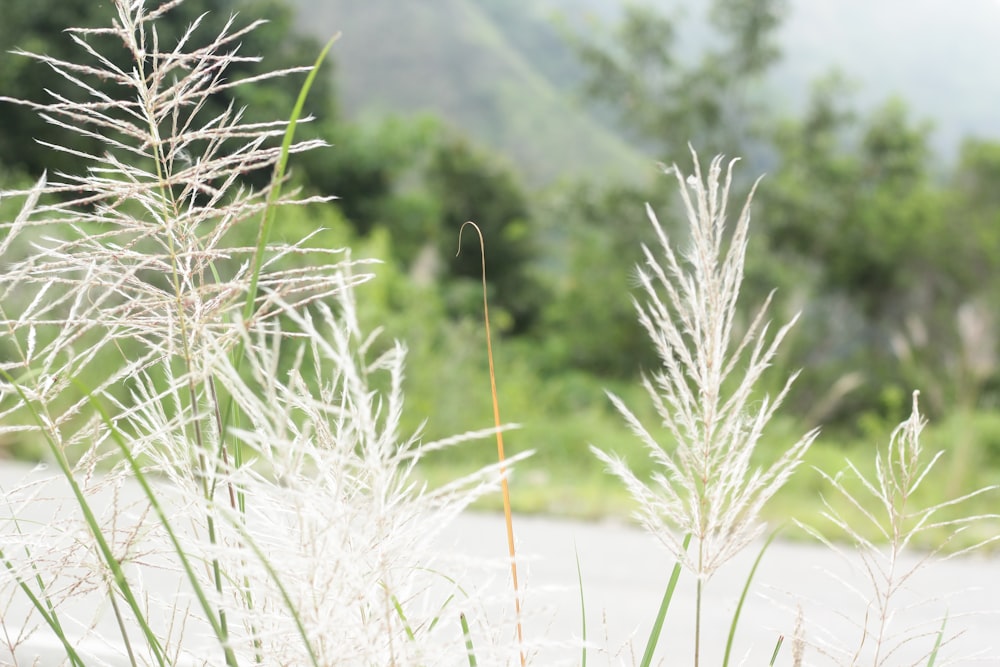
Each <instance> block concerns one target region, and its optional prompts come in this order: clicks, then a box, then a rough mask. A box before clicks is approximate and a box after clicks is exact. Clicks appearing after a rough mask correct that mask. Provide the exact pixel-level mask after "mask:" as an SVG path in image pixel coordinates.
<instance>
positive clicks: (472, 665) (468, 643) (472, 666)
mask: <svg viewBox="0 0 1000 667" xmlns="http://www.w3.org/2000/svg"><path fill="white" fill-rule="evenodd" d="M458 620H459V621H461V623H462V636H463V637H465V652H466V653H467V654H468V656H469V667H476V665H477V664H479V663H477V662H476V650H475V648H473V646H472V633H471V632H469V621H468V619H466V618H465V614H459V615H458Z"/></svg>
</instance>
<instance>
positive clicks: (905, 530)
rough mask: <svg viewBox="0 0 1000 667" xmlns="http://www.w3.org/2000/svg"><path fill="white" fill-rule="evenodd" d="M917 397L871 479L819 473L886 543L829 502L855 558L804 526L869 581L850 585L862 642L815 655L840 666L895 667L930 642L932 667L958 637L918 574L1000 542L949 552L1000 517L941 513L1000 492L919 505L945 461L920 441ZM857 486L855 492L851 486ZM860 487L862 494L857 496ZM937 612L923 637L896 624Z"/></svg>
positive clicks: (827, 644)
mask: <svg viewBox="0 0 1000 667" xmlns="http://www.w3.org/2000/svg"><path fill="white" fill-rule="evenodd" d="M918 396H919V392H916V391H915V392H913V407H912V410H911V412H910V416H909V418H908V419H907V420H906V421H904V422H903V423H901V424H900V425H899V426H898V427H897V428H896V430H895V431H894V432H893V433H892V436H891V438H890V441H889V444H888V446H885V447H880V448H878V450H877V451H876V457H875V472H874V475H872V476H868V475H865V474H864V473H863V472H862V470H861V469H860V468H859V467H858V466H857V465H855V464H854V463H853V462H851V461H848V462H847V469H846V471H845V472H844V473H843V474H838V475H836V476H833V475H830V474H828V473H826V472H824V471H822V470H820V471H819V473H820V475H822V476H823V477H824V478H825V479H826V481H827V482H828V483H829V484H830V486H831V487H832V489H833V491H834V493H835V494H836V495H837V496H839V497H840V499H841V500H843V501H845V503H846V507H847V508H849V510H850V511H851V512H852V513H856V514H857V515H858V516H860V517H861V522H863V523H866V524H868V528H874V529H875V530H876V531H877V533H878V534H879V535H880V536H881V538H882V539H881V540H880V541H878V542H876V541H873V540H871V539H869V538H867V537H865V536H864V535H863V534H862V527H861V522H858V521H857V520H856V519H855V520H854V521H853V522H852V520H849V519H848V518H846V516H845V512H844V511H842V510H838V509H836V508H835V507H834V505H833V504H832V503H831V502H830V501H829V500H827V499H825V498H824V503H825V505H826V511H825V512H824V516H825V517H826V518H827V519H828V520H829V521H830V522H831V523H832V524H833V525H834V526H836V528H837V529H838V530H840V531H842V532H843V533H844V534H846V535H848V536H850V538H851V541H852V542H853V547H854V549H853V550H847V549H845V547H844V546H842V545H838V544H834V543H832V542H831V541H830V540H829V539H827V538H826V537H825V536H824V535H823V533H822V531H821V530H819V529H818V528H816V527H814V526H803V527H804V528H805V529H806V530H807V531H808V532H809V533H810V534H812V535H813V536H814V537H816V538H817V539H819V540H820V541H821V542H823V543H824V544H826V545H827V546H828V547H829V548H831V549H833V550H834V551H836V552H837V553H840V554H842V555H844V556H845V557H848V556H849V555H850V554H853V555H854V556H855V559H854V561H853V562H857V563H859V565H858V567H859V569H860V570H861V572H862V574H863V578H864V579H866V580H867V581H866V583H867V586H857V585H855V584H850V585H849V588H850V590H852V591H853V592H854V593H856V594H857V596H858V598H859V602H860V603H861V604H862V606H863V608H864V613H863V614H859V615H858V616H857V617H858V618H862V619H863V621H862V622H860V623H855V624H854V625H855V626H856V629H857V633H858V639H857V642H856V644H854V645H850V644H848V643H845V642H844V641H839V642H832V641H828V640H827V639H826V638H825V637H823V636H820V637H817V640H816V641H815V642H814V646H815V648H817V649H818V650H820V651H822V652H823V653H825V654H827V655H830V656H832V657H834V658H835V659H837V660H838V661H839V662H840V664H858V663H859V662H863V663H865V664H872V665H876V666H880V665H895V664H899V660H900V658H899V657H898V655H899V654H900V653H901V652H902V650H903V649H904V648H906V647H908V646H911V645H913V644H914V642H916V641H918V640H920V639H925V640H927V641H928V642H929V643H928V645H927V647H926V652H925V653H923V654H922V655H921V657H920V661H921V664H928V665H930V664H934V662H935V660H936V659H937V656H938V653H939V651H940V649H941V647H942V646H944V645H946V644H948V643H950V642H951V641H952V640H953V639H955V638H956V637H957V634H955V633H952V634H948V633H946V632H945V628H946V621H947V617H948V613H947V602H946V601H945V600H928V599H926V596H925V595H923V594H921V593H920V591H919V590H917V588H916V583H915V582H916V581H917V580H918V578H919V573H920V571H921V570H923V569H924V568H926V567H927V566H929V565H931V564H932V563H933V562H935V561H940V560H948V559H951V558H955V557H957V556H960V555H962V554H967V553H969V552H971V551H974V550H976V549H980V548H982V547H983V546H986V545H987V544H990V543H992V542H995V541H997V540H1000V535H996V534H992V535H987V536H986V537H983V538H980V539H977V540H973V541H972V543H971V544H969V545H967V546H964V547H962V548H958V549H951V550H949V544H950V543H951V542H952V541H954V540H955V539H956V538H958V537H959V536H960V535H961V534H962V533H963V532H965V531H966V530H967V529H969V528H971V527H973V526H974V525H975V524H976V523H979V522H981V521H983V520H985V519H996V518H998V515H996V514H990V515H973V516H959V517H957V518H947V517H944V516H942V513H943V512H944V511H947V510H948V509H950V508H954V507H956V506H959V505H961V504H962V503H964V502H966V501H968V500H970V499H972V498H975V497H976V496H979V495H982V494H984V493H988V492H991V491H995V490H996V489H997V488H998V487H997V486H988V487H983V488H979V489H977V490H974V491H971V492H968V493H965V494H962V495H960V496H958V497H955V498H953V499H950V500H945V501H942V502H940V503H935V504H931V505H922V504H921V503H920V501H919V495H918V490H919V489H920V487H921V486H922V485H923V484H925V483H927V482H928V476H929V475H930V474H931V472H932V471H933V470H934V468H935V466H936V464H937V463H938V461H939V460H940V459H941V457H942V456H943V455H944V452H941V451H939V452H937V453H935V454H933V455H930V456H928V455H927V454H926V453H925V452H924V449H923V446H922V444H921V441H920V435H921V432H922V431H923V429H924V426H925V425H926V421H925V420H924V418H923V416H922V415H921V413H920V406H919V403H918ZM852 482H854V483H856V484H852ZM856 485H859V490H857V491H856V490H854V488H855V486H856ZM942 528H947V529H948V531H949V537H948V538H946V539H945V540H944V541H943V542H940V543H938V544H936V545H934V546H933V547H930V546H929V545H927V544H919V543H918V542H919V540H920V538H921V536H922V535H924V534H925V533H927V532H928V531H940V529H942ZM911 550H912V551H916V552H917V553H919V558H917V559H916V561H915V562H913V564H911V565H907V564H906V561H904V558H903V557H904V555H906V553H907V552H908V551H911ZM929 604H939V605H940V606H941V607H942V608H943V611H944V613H943V614H942V615H941V617H940V628H939V629H938V630H937V631H936V632H935V631H930V632H928V631H926V630H925V629H922V628H913V627H899V626H898V624H897V623H895V622H894V620H895V617H896V615H897V612H898V611H901V610H903V609H904V608H905V607H906V606H907V605H920V606H926V605H929Z"/></svg>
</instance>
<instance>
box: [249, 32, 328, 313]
mask: <svg viewBox="0 0 1000 667" xmlns="http://www.w3.org/2000/svg"><path fill="white" fill-rule="evenodd" d="M339 38H340V34H339V33H338V34H336V35H334V36H333V37H331V38H330V41H328V42H327V43H326V46H324V47H323V50H322V51H320V53H319V56H318V57H317V58H316V62H315V63H313V67H312V69H311V70H310V71H309V75H308V76H306V80H305V82H304V83H303V84H302V88H300V89H299V96H298V99H296V100H295V106H294V107H293V108H292V115H291V116H290V117H289V119H288V127H287V128H285V136H284V138H283V139H282V140H281V153H280V155H279V156H278V161H277V162H276V163H275V165H274V177H273V178H272V179H271V190H270V192H268V195H267V205H266V206H265V208H264V213H263V215H262V219H261V224H260V231H259V232H258V234H257V247H256V248H255V250H254V256H253V264H252V267H251V274H250V288H249V289H248V290H247V301H246V303H245V304H244V306H243V319H244V320H249V319H250V317H251V316H252V315H253V305H254V302H255V301H256V300H257V285H258V283H259V281H260V271H261V268H262V267H263V265H264V252H265V250H266V249H267V243H268V241H269V240H270V237H271V228H272V227H274V217H275V204H276V203H277V201H278V198H279V197H280V196H281V183H282V181H284V179H285V168H286V167H287V166H288V153H289V151H290V150H291V148H292V141H293V140H294V139H295V128H296V126H297V125H298V122H299V118H301V117H302V108H303V107H304V106H305V103H306V97H308V96H309V90H310V89H311V88H312V85H313V81H315V80H316V74H317V73H318V72H319V68H320V65H322V64H323V61H324V60H326V55H327V53H329V51H330V48H331V47H332V46H333V43H334V42H336V41H337V39H339Z"/></svg>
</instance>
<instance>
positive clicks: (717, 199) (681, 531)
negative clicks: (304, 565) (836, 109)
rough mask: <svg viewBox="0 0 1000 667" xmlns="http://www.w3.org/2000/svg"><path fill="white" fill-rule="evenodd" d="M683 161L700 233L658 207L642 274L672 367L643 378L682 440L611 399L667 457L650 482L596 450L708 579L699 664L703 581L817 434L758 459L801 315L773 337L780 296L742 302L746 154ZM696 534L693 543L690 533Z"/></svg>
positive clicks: (650, 446) (750, 531) (751, 527)
mask: <svg viewBox="0 0 1000 667" xmlns="http://www.w3.org/2000/svg"><path fill="white" fill-rule="evenodd" d="M692 156H693V158H694V173H693V174H692V175H691V176H684V175H683V174H682V173H681V171H680V170H679V169H678V168H677V167H676V166H674V167H673V168H672V170H671V171H672V172H673V173H674V174H676V177H677V183H678V186H679V190H680V195H681V201H682V203H683V206H684V211H685V213H686V215H687V220H688V223H689V224H688V228H689V231H690V238H689V239H688V240H687V242H686V243H685V245H684V246H683V247H678V245H677V244H676V243H675V242H672V241H671V240H670V239H669V238H668V237H667V235H666V232H665V231H664V229H663V227H662V226H661V225H660V223H659V221H658V220H657V218H656V215H655V214H654V213H653V211H652V209H648V208H647V213H648V215H649V219H650V221H651V222H652V224H653V229H654V231H655V233H656V237H657V240H658V242H659V247H658V248H657V251H658V252H654V250H653V249H651V248H649V247H645V246H644V247H643V253H644V255H645V262H644V263H643V264H642V265H641V266H640V267H639V270H638V281H639V285H640V287H641V290H642V292H643V296H644V298H645V303H642V302H640V301H638V300H636V302H635V305H636V310H637V312H638V316H639V321H640V322H641V323H642V325H643V327H644V328H645V329H646V332H647V333H648V334H649V337H650V339H651V340H652V341H653V345H654V347H655V348H656V351H657V353H658V354H659V357H660V361H661V363H662V367H661V368H660V369H659V370H657V371H656V372H655V373H653V374H652V376H646V377H645V378H644V379H643V386H644V387H645V389H646V391H647V393H648V395H649V397H650V399H651V401H652V403H653V405H654V407H655V408H656V412H657V415H658V417H659V418H660V420H661V422H662V425H663V426H664V427H666V430H667V433H668V434H669V435H670V436H671V437H672V439H673V440H674V441H675V442H676V443H677V444H676V447H674V446H673V445H672V444H670V443H668V442H665V441H663V440H661V439H659V438H658V437H657V436H656V435H654V432H653V431H652V430H650V429H649V428H647V427H646V426H645V425H644V424H642V422H641V421H640V420H639V418H638V417H636V416H635V414H634V413H633V412H632V411H631V410H630V409H629V408H628V407H627V406H626V405H625V403H624V402H623V401H622V400H621V399H619V398H618V397H617V396H615V395H611V400H612V402H613V403H614V405H615V406H616V407H617V409H618V410H619V411H620V412H621V413H622V414H623V415H624V417H625V420H626V422H627V423H628V425H629V427H630V428H631V430H632V431H633V432H634V433H635V434H636V435H637V436H638V437H639V438H640V439H641V440H642V442H643V443H644V444H645V445H646V449H647V451H648V452H649V455H650V457H651V458H652V459H653V461H654V462H655V463H656V464H657V467H658V471H657V472H655V473H654V474H653V476H652V479H651V480H650V481H646V480H643V479H640V478H639V477H638V476H637V475H636V474H635V473H633V472H632V470H631V469H630V468H629V466H628V465H627V463H626V462H625V461H624V460H622V459H621V458H620V457H618V456H615V455H613V454H608V453H606V452H604V451H603V450H600V449H598V448H596V447H592V450H593V452H594V453H595V455H596V456H597V457H598V458H599V459H600V460H601V461H603V462H604V463H605V464H606V465H607V466H608V468H609V470H610V471H611V472H612V473H613V474H615V475H617V476H618V477H619V478H620V479H621V480H622V481H623V482H624V484H625V486H626V487H627V488H628V490H629V492H630V493H631V494H632V495H633V497H634V498H635V499H636V501H637V505H638V510H637V512H636V517H637V518H638V520H639V521H640V522H641V523H642V524H643V525H644V526H645V527H646V528H647V529H648V530H649V531H650V532H652V533H653V534H654V535H655V536H656V537H657V538H658V539H659V540H660V541H661V542H662V544H663V545H664V546H666V548H667V549H668V550H669V551H670V553H671V555H672V556H673V557H674V558H675V559H677V560H678V561H679V562H680V563H682V564H683V565H684V566H685V568H686V569H687V570H688V571H689V572H690V573H692V574H693V575H694V576H695V578H696V583H695V585H696V602H695V610H694V615H695V638H694V657H693V661H694V664H695V665H698V664H699V660H700V641H701V616H702V607H703V604H704V603H703V587H704V585H705V584H706V583H707V582H708V580H709V579H710V578H711V576H712V574H713V573H714V572H716V571H717V570H718V568H719V567H721V566H722V565H723V564H725V563H726V562H727V561H728V560H729V559H731V558H732V557H733V556H735V555H736V554H737V553H739V552H740V550H742V549H743V548H744V547H745V546H747V545H748V544H750V542H751V541H753V540H754V539H755V538H756V537H758V536H759V535H760V534H761V532H762V530H763V524H762V523H761V522H760V521H759V520H758V515H759V513H760V509H761V507H762V506H763V505H764V503H766V502H767V500H768V499H769V498H770V497H771V496H773V495H774V493H775V492H776V491H777V490H778V489H779V488H781V486H782V485H783V484H784V483H785V481H786V480H787V479H788V477H789V476H790V475H791V474H792V472H793V471H794V470H795V469H796V467H798V465H799V464H800V463H801V461H802V457H803V455H804V454H805V452H806V450H807V449H808V448H809V445H810V444H811V443H812V441H813V439H814V438H815V437H816V432H815V431H812V432H810V433H807V434H806V435H805V436H803V437H802V438H801V439H800V440H799V441H798V442H796V443H795V444H794V445H792V446H791V447H790V448H789V449H788V450H787V451H786V452H785V453H784V454H783V455H782V456H781V457H779V458H778V460H776V461H774V462H772V463H771V464H770V465H769V466H767V467H766V468H764V469H761V468H756V467H755V464H753V463H752V462H751V457H752V455H753V453H754V450H755V448H756V446H757V443H758V442H759V440H760V438H761V437H762V435H763V431H764V427H765V426H766V425H767V423H768V421H769V420H770V419H771V417H772V416H773V415H774V412H775V410H776V409H777V408H778V406H779V405H780V404H781V401H782V399H783V398H784V397H785V395H786V393H787V392H788V390H789V387H790V386H791V383H792V381H793V380H794V376H792V377H790V378H788V380H787V382H786V383H785V385H784V387H783V389H782V390H781V391H780V392H779V393H778V394H777V395H776V396H773V397H769V396H763V397H760V396H758V392H757V390H756V387H757V385H758V383H759V380H760V378H761V376H762V375H763V373H764V371H765V370H766V369H767V368H768V366H769V365H770V364H771V361H772V359H773V358H774V355H775V354H776V352H777V349H778V346H779V345H780V344H781V342H782V340H783V339H784V337H785V335H786V334H787V333H788V331H789V329H790V328H791V326H792V325H793V324H794V319H793V320H792V321H791V322H789V323H787V324H785V325H784V326H782V327H780V328H779V329H778V330H777V331H776V332H774V333H773V334H771V332H770V326H769V322H768V321H767V319H766V316H767V309H768V306H769V304H770V297H768V300H767V301H766V302H765V303H764V305H763V306H762V307H761V308H760V309H759V310H758V312H757V314H756V315H755V316H754V317H753V318H752V319H751V320H750V321H749V322H748V323H745V324H743V323H741V321H740V318H739V311H738V309H737V301H738V298H739V295H740V287H741V284H742V281H743V267H744V262H745V258H746V251H747V239H748V230H749V224H750V202H751V200H752V197H753V194H752V192H751V195H750V196H749V197H748V199H747V202H746V204H745V205H744V207H743V209H742V211H741V212H740V213H739V215H738V216H737V218H736V220H735V223H733V224H730V222H729V220H728V218H727V215H728V211H727V204H728V197H729V189H730V186H731V184H732V170H733V165H734V163H735V161H734V162H730V163H729V165H728V167H726V168H725V169H724V168H723V164H722V158H721V157H716V158H715V159H713V160H712V162H711V164H710V166H709V169H708V173H707V174H704V175H703V174H702V172H701V167H700V165H699V162H698V157H697V155H695V154H694V152H693V151H692ZM687 535H690V536H691V537H692V539H693V541H694V546H693V547H692V549H691V550H688V549H686V548H685V546H684V544H683V539H684V536H687Z"/></svg>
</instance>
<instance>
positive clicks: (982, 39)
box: [294, 0, 1000, 181]
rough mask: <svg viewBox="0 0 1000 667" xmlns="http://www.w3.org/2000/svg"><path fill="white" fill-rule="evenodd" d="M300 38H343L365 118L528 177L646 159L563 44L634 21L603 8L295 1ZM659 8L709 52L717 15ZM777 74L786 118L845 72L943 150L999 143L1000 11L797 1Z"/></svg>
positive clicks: (347, 83)
mask: <svg viewBox="0 0 1000 667" xmlns="http://www.w3.org/2000/svg"><path fill="white" fill-rule="evenodd" d="M294 4H295V5H296V6H297V7H298V9H299V22H300V27H301V28H303V29H305V30H306V31H308V32H310V33H311V34H314V35H316V36H317V37H319V38H321V39H325V38H327V37H328V36H329V35H330V34H332V33H334V32H336V31H340V32H342V33H343V38H342V40H341V42H340V43H339V44H338V46H337V47H336V51H335V55H336V59H337V61H338V70H337V75H336V77H337V85H338V87H339V89H340V91H341V93H342V96H343V103H344V106H345V107H346V109H347V110H348V111H349V112H350V113H351V114H352V115H354V116H362V115H365V116H367V115H370V114H373V113H375V114H384V113H401V114H408V113H412V112H428V113H433V114H436V115H440V116H441V117H443V118H445V119H447V120H448V121H449V122H451V123H453V124H454V125H456V126H457V127H459V128H462V129H463V130H464V131H466V132H468V133H469V134H470V135H471V136H473V137H475V138H477V139H478V140H480V141H483V142H485V143H487V144H488V145H490V146H491V147H493V148H494V149H497V150H499V151H500V152H501V153H503V154H504V155H506V156H507V157H508V158H509V159H510V160H512V161H513V162H514V163H515V164H517V165H518V167H519V168H520V169H521V170H522V172H523V174H524V175H525V177H526V179H527V180H529V181H534V180H541V181H549V180H552V179H553V178H555V177H558V176H560V175H567V174H568V175H576V174H581V173H585V174H591V175H594V176H596V177H601V176H607V175H609V174H617V175H622V176H625V177H631V176H635V175H636V174H637V173H639V172H641V171H644V170H645V169H646V166H645V165H646V163H647V161H646V160H644V159H643V157H642V155H643V154H644V153H648V150H645V149H646V147H644V146H642V145H641V144H639V145H638V146H635V145H633V146H631V147H629V146H626V145H625V143H624V142H623V140H622V139H621V138H620V137H619V136H615V132H614V130H612V131H610V132H609V129H608V126H607V125H606V124H604V123H601V122H599V121H595V118H594V115H593V107H592V105H587V104H585V103H583V102H581V99H580V96H579V88H578V84H579V82H580V79H581V77H582V69H581V63H580V62H579V61H578V60H576V59H575V58H574V56H573V53H572V49H571V48H570V46H569V45H568V44H567V43H566V40H565V39H564V38H565V33H567V32H569V33H574V34H578V35H584V36H587V35H596V34H598V33H599V32H600V31H601V30H602V29H603V27H604V26H605V25H607V24H610V23H611V22H614V21H616V20H617V19H618V18H620V16H621V7H622V6H623V5H622V3H620V2H601V1H594V0H541V1H540V2H532V3H520V2H512V1H511V0H485V1H479V2H471V1H469V0H428V1H424V2H419V3H397V2H391V1H388V0H369V1H368V2H351V1H349V0H319V1H318V0H294ZM648 4H649V5H651V6H654V7H657V8H658V9H660V10H662V11H665V12H667V13H668V14H673V15H679V16H681V17H683V19H684V20H685V21H687V26H688V27H687V28H686V30H685V34H684V35H681V40H680V42H681V47H682V48H683V49H685V50H687V51H688V52H690V51H693V50H696V49H699V48H700V44H699V42H701V41H702V38H703V36H704V35H705V32H706V28H705V26H704V17H703V16H699V14H698V12H697V11H696V10H692V8H691V7H690V6H689V5H685V4H683V3H679V2H677V0H655V1H653V2H649V3H648ZM788 6H789V12H788V15H787V19H786V20H785V22H784V23H783V25H782V26H781V27H780V29H779V31H778V39H779V43H780V45H781V49H782V51H783V54H784V57H783V59H782V61H781V62H780V63H779V64H777V65H776V67H775V68H774V71H773V72H771V73H770V74H769V75H768V79H767V91H768V92H767V95H768V97H769V99H770V100H771V101H772V102H773V105H774V106H775V108H776V111H777V112H779V113H782V112H789V113H791V112H792V110H794V111H795V112H800V111H801V110H802V109H803V108H804V107H805V105H806V104H807V99H808V95H809V89H810V86H811V83H812V81H814V80H815V79H816V78H818V77H820V76H822V75H824V74H825V73H827V72H829V71H831V70H836V71H839V72H841V73H843V74H844V75H845V76H846V78H847V79H848V80H849V81H851V82H852V83H853V84H854V86H855V87H854V94H855V95H856V99H857V101H858V103H859V104H860V106H861V107H863V108H866V109H870V108H873V107H876V106H878V105H879V104H881V103H882V102H883V101H884V100H885V99H886V98H887V97H890V96H899V97H901V98H902V99H903V100H905V101H906V103H907V104H908V105H910V106H912V107H913V108H915V109H917V110H918V115H919V116H920V117H921V118H926V119H928V120H930V121H931V123H932V124H933V127H934V133H933V136H932V137H931V144H932V146H933V147H934V149H935V150H936V151H937V152H938V153H940V154H941V155H943V156H944V157H946V158H948V159H951V158H953V157H954V156H955V155H956V152H957V148H958V144H959V142H960V141H961V139H962V138H963V137H964V136H966V135H975V136H983V137H996V136H1000V115H998V114H997V113H996V111H995V108H994V107H995V105H994V101H995V100H997V99H1000V78H998V77H991V76H983V67H984V64H985V63H990V62H996V61H997V60H998V59H1000V42H997V40H996V39H995V31H996V27H997V26H998V25H1000V4H998V3H996V2H990V1H989V0H967V1H965V2H962V3H961V4H960V6H959V5H953V6H949V7H947V8H945V6H944V5H943V4H942V3H940V2H936V1H935V0H921V1H919V2H909V1H908V0H880V1H879V2H877V3H872V2H868V1H867V0H847V1H843V2H840V1H838V2H834V1H830V0H791V1H790V2H789V3H788Z"/></svg>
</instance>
